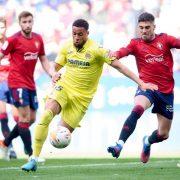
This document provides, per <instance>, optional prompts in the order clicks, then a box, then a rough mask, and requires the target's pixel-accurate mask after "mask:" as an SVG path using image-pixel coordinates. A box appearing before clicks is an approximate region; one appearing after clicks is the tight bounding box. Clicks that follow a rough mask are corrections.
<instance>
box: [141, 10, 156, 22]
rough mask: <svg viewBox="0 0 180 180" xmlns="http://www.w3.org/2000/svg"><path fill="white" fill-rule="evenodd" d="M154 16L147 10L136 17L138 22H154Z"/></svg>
mask: <svg viewBox="0 0 180 180" xmlns="http://www.w3.org/2000/svg"><path fill="white" fill-rule="evenodd" d="M154 19H155V18H154V16H153V15H152V14H150V13H148V12H144V13H142V14H141V15H140V16H139V18H138V23H139V22H145V21H150V22H154Z"/></svg>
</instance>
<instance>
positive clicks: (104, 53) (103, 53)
mask: <svg viewBox="0 0 180 180" xmlns="http://www.w3.org/2000/svg"><path fill="white" fill-rule="evenodd" d="M109 52H110V51H109V50H107V49H104V48H102V47H99V48H98V49H97V50H96V52H95V53H96V54H95V57H96V58H97V59H98V60H100V61H102V62H105V63H107V64H111V63H112V61H113V60H114V57H113V58H110V56H109Z"/></svg>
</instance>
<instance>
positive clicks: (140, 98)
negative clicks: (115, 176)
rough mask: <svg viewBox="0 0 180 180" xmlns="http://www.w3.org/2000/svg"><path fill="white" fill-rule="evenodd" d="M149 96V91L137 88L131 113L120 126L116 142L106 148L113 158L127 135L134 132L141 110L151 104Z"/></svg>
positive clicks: (117, 153)
mask: <svg viewBox="0 0 180 180" xmlns="http://www.w3.org/2000/svg"><path fill="white" fill-rule="evenodd" d="M151 96H152V95H151V91H149V92H143V91H141V90H140V89H138V91H137V93H136V96H135V99H134V107H133V109H132V112H131V114H130V115H129V117H128V118H127V119H126V121H125V123H124V125H123V127H122V130H121V133H120V136H119V140H118V142H117V143H116V145H115V146H110V147H108V149H107V150H108V152H109V153H111V154H112V156H113V157H115V158H118V157H119V155H120V152H121V150H122V148H123V145H124V143H125V142H126V141H127V139H128V138H129V136H130V135H131V134H132V133H133V132H134V130H135V128H136V124H137V121H138V119H139V118H140V117H141V116H142V114H143V112H144V111H145V110H146V109H148V108H149V107H150V106H151V104H152V102H153V99H152V97H151Z"/></svg>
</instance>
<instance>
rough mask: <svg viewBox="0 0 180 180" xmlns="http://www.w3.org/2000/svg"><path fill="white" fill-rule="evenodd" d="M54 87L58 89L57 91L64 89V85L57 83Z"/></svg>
mask: <svg viewBox="0 0 180 180" xmlns="http://www.w3.org/2000/svg"><path fill="white" fill-rule="evenodd" d="M54 88H55V90H57V91H61V90H62V89H63V87H62V86H58V85H56V86H55V87H54Z"/></svg>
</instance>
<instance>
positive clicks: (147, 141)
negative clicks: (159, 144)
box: [144, 136, 151, 146]
mask: <svg viewBox="0 0 180 180" xmlns="http://www.w3.org/2000/svg"><path fill="white" fill-rule="evenodd" d="M144 142H145V144H146V145H147V146H150V145H151V144H150V143H149V140H148V136H147V137H146V139H145V141H144Z"/></svg>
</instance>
